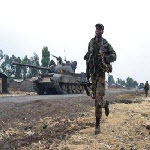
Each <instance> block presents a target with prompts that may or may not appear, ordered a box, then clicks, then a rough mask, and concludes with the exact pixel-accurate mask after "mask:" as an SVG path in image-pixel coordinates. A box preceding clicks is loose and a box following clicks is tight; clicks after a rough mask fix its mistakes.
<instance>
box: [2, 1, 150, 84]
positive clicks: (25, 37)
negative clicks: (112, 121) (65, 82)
mask: <svg viewBox="0 0 150 150" xmlns="http://www.w3.org/2000/svg"><path fill="white" fill-rule="evenodd" d="M0 6H1V8H0V50H3V52H4V53H5V54H7V55H9V56H11V55H12V54H14V55H15V56H19V57H21V58H23V57H24V56H25V55H27V56H28V57H31V56H33V53H34V52H35V53H37V54H38V56H39V57H40V59H41V57H42V48H43V47H44V46H47V47H48V49H49V51H50V53H51V54H53V55H56V56H61V57H62V59H65V55H66V58H67V60H72V61H77V62H78V66H77V69H76V72H78V73H80V72H85V70H86V65H85V61H84V60H83V57H84V55H85V54H86V52H87V49H88V43H89V41H90V39H91V38H93V37H94V36H95V24H97V23H102V24H103V25H104V34H103V37H104V38H105V39H107V41H108V42H109V43H110V44H111V45H112V47H113V48H114V50H115V51H116V54H117V60H116V62H114V63H112V65H113V72H112V73H111V74H112V75H113V76H114V78H115V79H117V78H118V77H119V78H122V79H126V78H127V77H132V78H133V79H134V80H137V81H138V82H139V83H140V82H145V81H147V80H148V81H149V82H150V59H149V57H150V56H149V55H150V50H149V49H150V9H149V6H150V1H149V0H105V1H104V0H13V1H12V0H5V1H4V0H0ZM64 51H65V52H64ZM50 59H54V58H53V57H52V56H51V58H50Z"/></svg>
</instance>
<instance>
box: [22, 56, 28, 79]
mask: <svg viewBox="0 0 150 150" xmlns="http://www.w3.org/2000/svg"><path fill="white" fill-rule="evenodd" d="M29 62H30V60H29V59H28V56H27V55H25V57H24V58H23V59H22V64H29ZM22 70H23V79H26V78H27V73H28V70H29V69H28V68H27V67H26V66H22Z"/></svg>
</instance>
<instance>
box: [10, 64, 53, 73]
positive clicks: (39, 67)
mask: <svg viewBox="0 0 150 150" xmlns="http://www.w3.org/2000/svg"><path fill="white" fill-rule="evenodd" d="M12 65H18V66H25V67H30V68H36V69H42V70H48V71H50V72H51V69H50V68H47V67H42V66H34V65H28V64H21V63H18V62H12Z"/></svg>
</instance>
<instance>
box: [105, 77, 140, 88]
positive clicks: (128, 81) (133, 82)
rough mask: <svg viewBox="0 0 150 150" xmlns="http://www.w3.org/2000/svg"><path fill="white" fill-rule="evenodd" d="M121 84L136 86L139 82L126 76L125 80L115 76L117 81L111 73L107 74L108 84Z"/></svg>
mask: <svg viewBox="0 0 150 150" xmlns="http://www.w3.org/2000/svg"><path fill="white" fill-rule="evenodd" d="M113 84H115V85H121V86H125V87H128V88H130V87H134V88H135V87H137V86H138V85H139V83H138V82H137V81H136V80H134V79H132V78H131V77H128V78H127V79H126V80H123V79H121V78H117V81H115V80H114V78H113V75H109V76H108V85H113Z"/></svg>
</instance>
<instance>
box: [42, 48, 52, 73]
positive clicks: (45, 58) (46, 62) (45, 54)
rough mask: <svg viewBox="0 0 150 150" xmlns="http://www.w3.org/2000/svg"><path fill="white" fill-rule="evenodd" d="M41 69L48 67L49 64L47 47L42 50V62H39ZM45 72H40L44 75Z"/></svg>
mask: <svg viewBox="0 0 150 150" xmlns="http://www.w3.org/2000/svg"><path fill="white" fill-rule="evenodd" d="M41 63H42V66H43V67H49V64H50V52H49V51H48V47H47V46H44V47H43V49H42V60H41ZM45 72H46V70H42V73H45Z"/></svg>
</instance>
